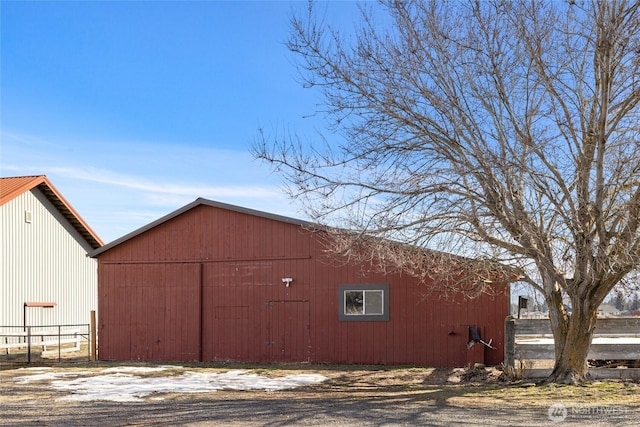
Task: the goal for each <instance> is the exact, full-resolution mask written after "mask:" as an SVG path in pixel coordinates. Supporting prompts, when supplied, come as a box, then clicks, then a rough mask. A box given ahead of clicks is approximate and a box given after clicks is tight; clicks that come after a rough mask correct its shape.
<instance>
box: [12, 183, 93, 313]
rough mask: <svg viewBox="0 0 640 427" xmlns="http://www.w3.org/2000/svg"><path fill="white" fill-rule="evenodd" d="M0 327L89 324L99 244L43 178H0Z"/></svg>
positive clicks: (69, 206)
mask: <svg viewBox="0 0 640 427" xmlns="http://www.w3.org/2000/svg"><path fill="white" fill-rule="evenodd" d="M0 223H1V224H0V233H1V234H0V326H23V325H24V324H25V323H26V325H31V326H33V325H70V324H86V323H89V322H90V313H91V310H97V308H98V284H97V283H98V276H97V261H96V260H95V259H93V258H90V257H88V256H87V254H88V253H89V252H91V251H93V250H95V249H97V248H99V247H100V246H102V241H101V240H100V238H99V237H98V236H97V235H96V234H95V233H94V232H93V230H91V228H90V227H89V226H88V225H87V224H86V223H85V222H84V220H83V219H82V218H81V217H80V216H79V215H78V214H77V212H76V211H75V210H74V209H73V208H72V207H71V205H70V204H69V203H68V202H67V201H66V200H65V199H64V198H63V197H62V195H61V194H60V193H59V192H58V191H57V190H56V189H55V187H54V186H53V185H52V184H51V183H50V182H49V180H48V179H47V178H46V177H45V176H44V175H40V176H24V177H12V178H0Z"/></svg>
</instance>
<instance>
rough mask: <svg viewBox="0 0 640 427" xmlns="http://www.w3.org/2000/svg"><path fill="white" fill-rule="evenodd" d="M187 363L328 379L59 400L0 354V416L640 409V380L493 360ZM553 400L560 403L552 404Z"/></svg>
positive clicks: (416, 417)
mask: <svg viewBox="0 0 640 427" xmlns="http://www.w3.org/2000/svg"><path fill="white" fill-rule="evenodd" d="M33 365H34V364H33V363H32V365H31V366H33ZM35 365H39V366H42V365H46V366H48V367H50V368H52V371H64V372H72V371H74V370H77V371H80V370H81V371H83V372H89V375H91V374H92V373H95V375H98V374H99V373H100V372H101V371H102V370H104V369H105V368H108V367H113V366H117V365H118V364H113V363H104V362H100V363H90V362H86V361H82V362H68V361H63V362H62V363H57V362H56V363H50V362H47V361H42V360H40V361H38V362H37V363H35ZM120 365H122V366H132V365H134V366H143V365H141V364H130V363H129V364H120ZM144 366H150V364H144ZM181 366H183V367H185V368H187V369H189V370H193V371H215V372H225V371H228V370H231V369H238V368H241V369H246V370H249V371H250V372H252V373H258V374H260V375H263V376H267V377H273V378H276V377H282V376H286V375H290V374H299V373H314V374H320V375H323V376H325V377H327V378H328V379H327V380H326V381H324V382H322V383H319V384H316V385H311V386H304V387H300V388H296V389H290V390H284V391H271V392H267V391H256V390H252V391H233V390H222V391H215V392H207V393H162V394H152V395H150V396H147V397H146V398H144V400H142V401H140V402H127V403H121V402H110V401H89V402H66V401H59V400H58V399H59V398H60V397H63V396H64V394H65V393H64V392H60V391H56V390H55V389H53V388H52V387H51V386H50V383H48V382H46V381H40V382H30V383H26V384H22V383H19V382H17V381H16V380H15V378H17V377H19V376H23V375H25V370H24V369H23V368H24V366H18V365H16V364H9V363H4V364H3V363H2V362H0V384H1V385H0V425H15V426H88V425H101V426H152V425H184V426H216V425H225V426H227V425H231V426H287V425H304V426H327V425H336V426H391V425H394V426H395V425H400V426H402V425H406V426H415V425H424V426H429V425H431V426H458V425H459V426H463V425H464V426H467V425H494V426H531V425H535V426H538V425H562V426H565V425H584V424H585V423H589V424H590V425H591V426H605V425H621V426H632V425H633V426H635V425H637V424H638V421H637V420H638V418H639V416H640V394H639V392H640V384H637V383H631V382H621V381H617V382H616V381H610V382H594V383H592V384H589V385H587V386H584V387H574V386H538V385H535V384H534V383H531V382H517V381H516V382H506V381H504V380H503V378H502V376H501V372H500V370H498V369H495V368H468V369H449V368H446V369H445V368H438V369H436V368H412V367H400V368H390V367H386V368H383V367H376V366H369V367H362V366H327V365H304V364H302V365H262V366H252V365H237V364H234V365H228V364H194V365H190V366H189V365H187V366H185V365H184V364H183V365H181ZM142 375H160V374H159V373H148V374H142ZM163 375H164V374H163ZM554 404H555V405H563V406H559V407H558V406H554V407H552V405H554ZM550 408H551V409H550ZM550 411H551V412H550ZM558 411H559V412H558ZM563 411H564V412H563ZM550 414H551V417H550ZM554 421H556V422H554Z"/></svg>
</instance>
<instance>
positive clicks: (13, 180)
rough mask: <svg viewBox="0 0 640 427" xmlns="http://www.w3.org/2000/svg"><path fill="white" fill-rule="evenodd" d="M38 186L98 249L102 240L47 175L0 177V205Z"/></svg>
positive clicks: (93, 246)
mask: <svg viewBox="0 0 640 427" xmlns="http://www.w3.org/2000/svg"><path fill="white" fill-rule="evenodd" d="M34 188H38V190H40V191H41V192H42V193H43V194H44V195H45V197H46V198H47V199H48V200H49V201H50V202H51V203H52V204H53V206H55V208H56V209H57V210H58V211H59V212H60V213H61V214H62V216H63V217H64V218H65V219H66V220H67V221H69V223H70V224H71V226H72V227H73V228H74V229H75V230H76V231H77V232H78V233H79V234H80V235H81V236H82V237H83V238H84V239H85V240H86V241H87V242H88V243H89V245H91V247H92V248H93V249H97V248H99V247H100V246H102V245H103V242H102V240H101V239H100V237H98V235H97V234H96V233H95V232H94V231H93V230H92V229H91V227H89V225H88V224H87V223H86V222H85V221H84V220H83V219H82V217H81V216H80V215H79V214H78V213H77V212H76V211H75V210H74V209H73V207H71V205H70V204H69V202H67V201H66V200H65V198H64V197H62V194H60V192H59V191H58V190H57V189H56V188H55V187H54V186H53V184H51V182H50V181H49V180H48V179H47V177H46V176H45V175H34V176H17V177H3V178H0V206H1V205H4V204H5V203H8V202H10V201H11V200H13V199H15V198H16V197H18V196H20V195H21V194H23V193H26V192H27V191H31V190H32V189H34Z"/></svg>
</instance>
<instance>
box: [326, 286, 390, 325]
mask: <svg viewBox="0 0 640 427" xmlns="http://www.w3.org/2000/svg"><path fill="white" fill-rule="evenodd" d="M349 291H362V292H365V293H366V292H367V291H382V314H347V313H346V310H345V308H346V307H345V303H346V292H349ZM364 295H365V299H366V294H364ZM363 304H364V303H363ZM338 319H339V320H340V321H346V322H387V321H389V284H387V283H380V284H376V283H363V284H349V285H340V286H338Z"/></svg>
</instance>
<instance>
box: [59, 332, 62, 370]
mask: <svg viewBox="0 0 640 427" xmlns="http://www.w3.org/2000/svg"><path fill="white" fill-rule="evenodd" d="M60 328H61V326H60V325H58V362H60V360H62V354H61V353H60V352H61V351H62V350H61V348H60V347H62V330H61V329H60Z"/></svg>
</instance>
